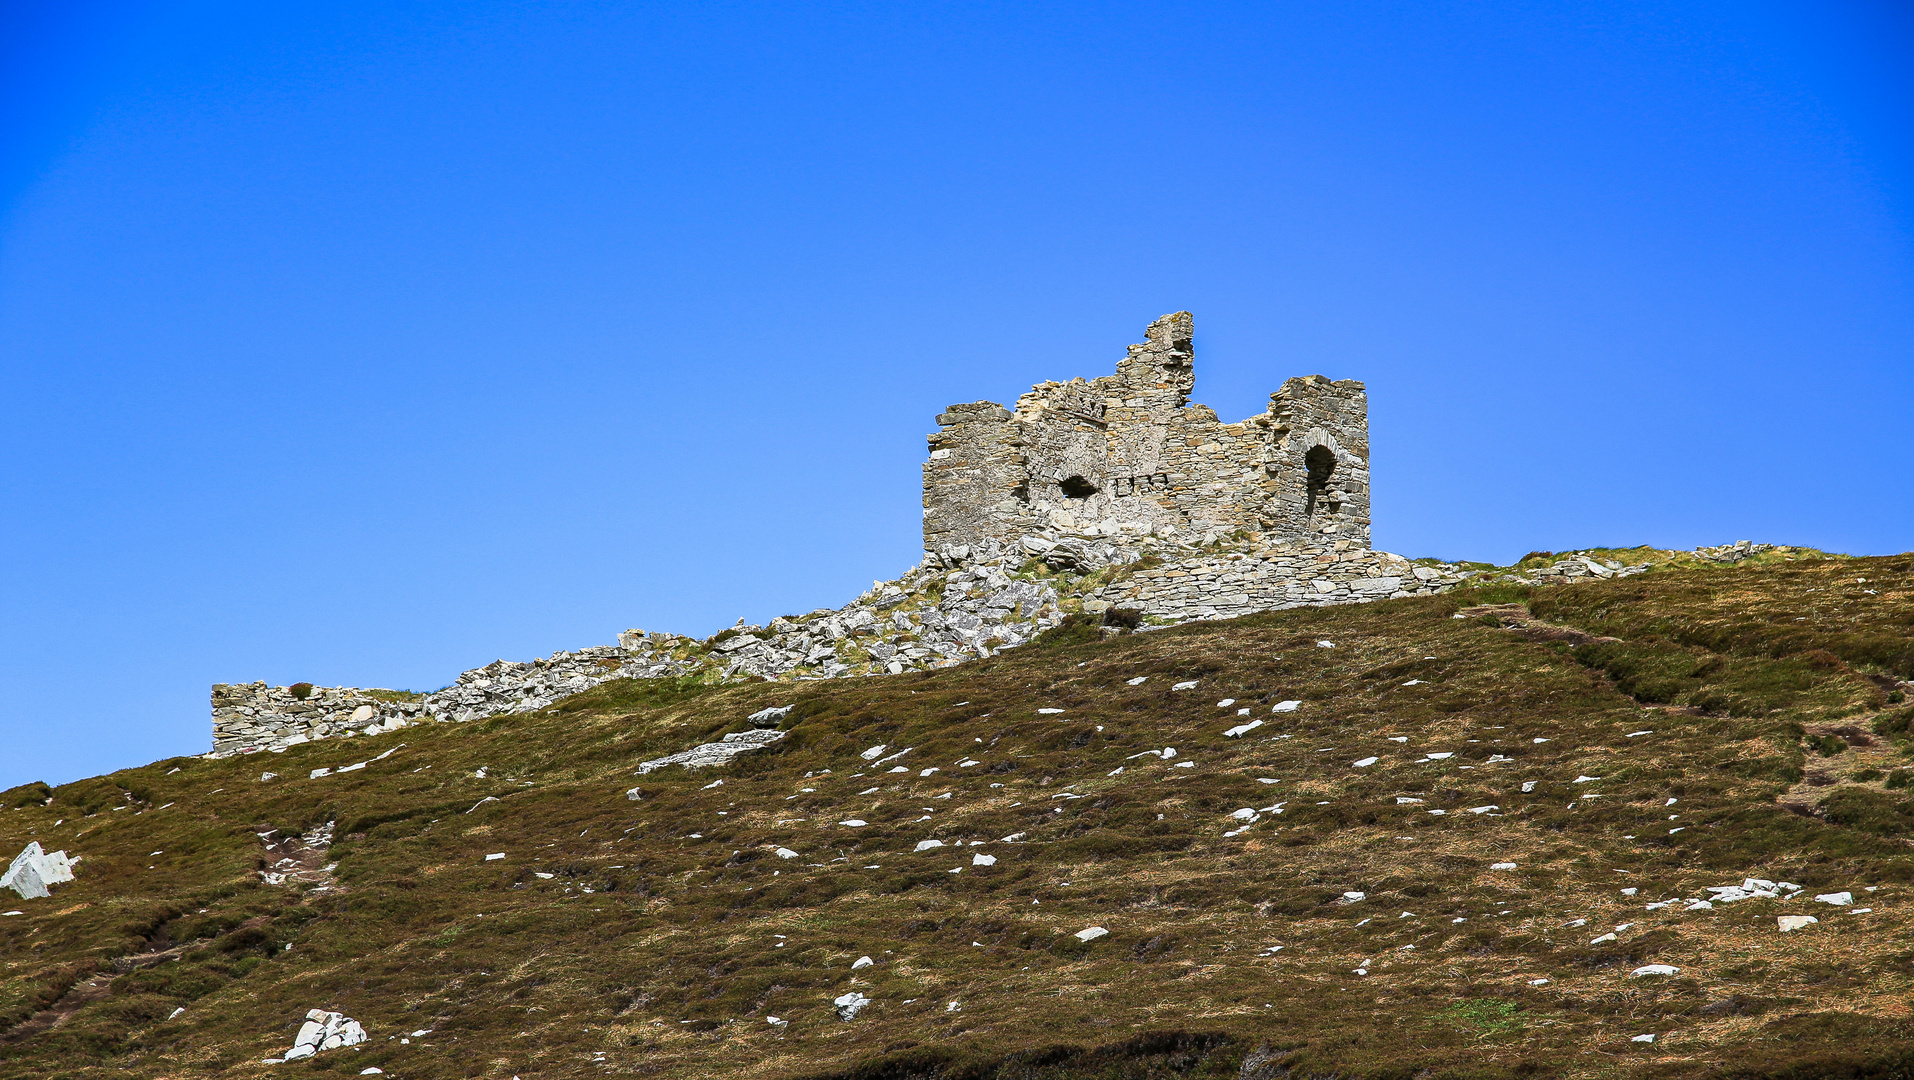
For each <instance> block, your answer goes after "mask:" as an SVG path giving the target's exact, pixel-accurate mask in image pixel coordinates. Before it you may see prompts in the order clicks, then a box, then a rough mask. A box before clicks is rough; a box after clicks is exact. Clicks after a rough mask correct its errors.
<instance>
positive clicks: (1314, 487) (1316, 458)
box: [1303, 445, 1342, 517]
mask: <svg viewBox="0 0 1914 1080" xmlns="http://www.w3.org/2000/svg"><path fill="white" fill-rule="evenodd" d="M1303 466H1304V467H1305V468H1306V469H1308V470H1309V476H1308V479H1307V481H1306V483H1307V488H1308V492H1309V503H1308V505H1307V506H1306V507H1304V509H1303V512H1304V513H1305V514H1307V515H1308V516H1310V517H1315V516H1316V500H1317V499H1318V498H1319V497H1321V496H1323V495H1324V494H1325V493H1327V492H1328V490H1329V477H1330V476H1331V475H1332V474H1333V473H1335V471H1336V453H1335V451H1333V450H1331V449H1329V448H1328V447H1327V446H1321V445H1317V446H1312V447H1310V448H1309V452H1308V453H1306V454H1304V455H1303ZM1340 509H1342V504H1341V503H1337V502H1331V503H1329V505H1328V510H1329V512H1330V513H1332V514H1333V513H1335V512H1336V511H1338V510H1340Z"/></svg>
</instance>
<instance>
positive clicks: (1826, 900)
mask: <svg viewBox="0 0 1914 1080" xmlns="http://www.w3.org/2000/svg"><path fill="white" fill-rule="evenodd" d="M1815 900H1817V901H1819V902H1820V903H1823V904H1833V905H1834V906H1835V907H1847V906H1848V905H1849V904H1852V903H1854V894H1853V893H1851V892H1828V893H1822V894H1820V895H1819V896H1816V897H1815Z"/></svg>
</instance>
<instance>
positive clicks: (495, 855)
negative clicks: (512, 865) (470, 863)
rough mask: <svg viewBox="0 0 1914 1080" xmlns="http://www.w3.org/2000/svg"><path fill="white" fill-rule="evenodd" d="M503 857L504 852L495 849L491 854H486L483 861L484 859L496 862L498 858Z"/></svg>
mask: <svg viewBox="0 0 1914 1080" xmlns="http://www.w3.org/2000/svg"><path fill="white" fill-rule="evenodd" d="M504 857H505V853H504V852H503V851H495V852H493V853H492V854H490V855H487V856H486V857H485V861H486V862H497V861H499V860H500V859H503V858H504Z"/></svg>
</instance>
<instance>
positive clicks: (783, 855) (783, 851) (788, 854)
mask: <svg viewBox="0 0 1914 1080" xmlns="http://www.w3.org/2000/svg"><path fill="white" fill-rule="evenodd" d="M771 854H773V855H776V856H777V857H778V858H780V859H795V858H797V857H798V853H797V852H795V851H792V850H791V849H790V848H788V847H781V848H778V849H777V850H776V851H773V852H772V853H771Z"/></svg>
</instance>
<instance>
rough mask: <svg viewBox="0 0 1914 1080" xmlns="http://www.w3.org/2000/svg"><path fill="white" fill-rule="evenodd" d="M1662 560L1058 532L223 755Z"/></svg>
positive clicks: (263, 693) (392, 695)
mask: <svg viewBox="0 0 1914 1080" xmlns="http://www.w3.org/2000/svg"><path fill="white" fill-rule="evenodd" d="M1769 550H1786V549H1775V548H1772V547H1771V546H1770V545H1766V544H1750V543H1749V542H1748V541H1741V542H1740V543H1737V544H1733V545H1726V546H1724V547H1722V548H1715V549H1697V551H1696V553H1695V554H1696V556H1697V557H1698V558H1703V559H1709V560H1711V561H1734V560H1736V559H1740V558H1746V557H1747V556H1749V555H1751V554H1756V553H1759V552H1762V551H1769ZM1650 568H1651V566H1650V564H1648V563H1642V564H1639V565H1634V566H1624V565H1622V564H1620V563H1618V562H1615V561H1614V560H1612V559H1611V560H1607V561H1603V560H1600V559H1596V558H1592V557H1590V556H1588V555H1585V554H1578V553H1572V552H1571V553H1567V554H1566V555H1565V556H1564V557H1562V558H1560V559H1558V560H1556V561H1555V562H1553V563H1551V564H1549V565H1547V566H1544V567H1541V568H1539V569H1533V570H1521V569H1517V570H1511V571H1505V572H1500V573H1487V572H1484V571H1480V570H1475V569H1467V568H1464V567H1462V566H1459V565H1456V564H1450V563H1439V562H1431V561H1429V560H1420V561H1411V560H1409V559H1406V558H1403V557H1402V556H1399V555H1392V554H1390V553H1388V552H1380V551H1374V550H1371V549H1369V548H1366V547H1363V546H1362V545H1361V544H1359V543H1357V542H1355V541H1349V540H1337V541H1332V542H1330V543H1328V544H1326V545H1324V546H1313V547H1312V546H1305V545H1300V544H1296V543H1293V542H1277V543H1267V542H1265V540H1264V538H1263V537H1261V536H1259V535H1257V534H1244V533H1230V534H1227V535H1218V534H1217V533H1216V532H1214V531H1212V532H1210V533H1205V534H1202V535H1200V536H1194V537H1190V538H1187V539H1185V538H1179V537H1177V536H1175V535H1174V534H1173V533H1169V534H1164V535H1158V534H1151V535H1144V536H1136V535H1118V536H1106V535H1102V534H1101V533H1097V532H1094V531H1091V532H1087V533H1082V534H1077V533H1070V532H1066V531H1054V530H1053V531H1048V532H1045V533H1041V534H1033V535H1029V536H1025V537H1022V538H1020V539H1019V540H1018V541H1016V542H1015V543H1011V544H1002V545H1000V544H995V543H986V544H982V545H977V546H974V547H973V546H964V545H947V546H945V547H943V548H941V549H940V550H938V551H936V552H933V553H930V554H928V555H926V556H925V558H924V560H923V561H922V562H920V563H919V564H918V565H916V566H914V567H912V568H911V569H910V570H908V571H906V572H905V573H904V574H903V575H901V576H900V577H898V578H896V579H894V580H892V581H880V582H874V583H873V584H872V586H871V588H870V590H869V591H868V592H866V593H864V594H863V595H862V596H860V597H858V598H857V599H856V600H854V601H852V602H851V603H849V604H846V605H845V606H843V607H841V608H836V609H828V608H826V609H819V610H817V611H813V612H810V613H809V614H805V615H796V616H780V617H778V618H775V619H772V620H771V621H770V622H769V623H768V624H766V625H763V626H753V625H747V624H745V623H744V622H743V620H739V623H738V625H737V626H734V627H732V628H731V629H729V630H726V631H724V632H722V633H720V634H717V635H715V636H714V637H712V638H709V639H706V640H699V639H696V638H692V637H687V636H684V635H681V634H670V633H655V632H654V633H647V632H645V631H642V630H627V631H625V632H624V633H622V634H620V635H619V643H618V644H617V645H598V646H591V647H588V648H584V649H578V650H574V651H569V652H565V651H561V652H556V653H553V654H552V655H551V656H549V657H547V658H544V659H539V660H531V661H512V660H495V661H493V662H492V663H490V664H487V665H485V666H484V667H479V668H473V669H471V670H469V671H466V672H463V673H461V674H460V675H459V676H458V678H457V679H456V680H455V681H454V682H453V683H452V684H451V685H450V686H447V687H445V688H444V689H442V690H438V691H435V692H433V693H430V694H426V695H422V696H421V695H408V694H402V693H399V692H395V691H368V690H360V689H356V688H351V687H313V688H310V690H309V692H308V693H307V694H306V696H303V697H302V696H298V695H295V694H294V693H293V692H292V691H291V690H290V689H289V688H286V687H269V686H267V685H266V684H265V683H263V682H255V683H250V684H220V685H216V686H214V687H213V756H215V757H224V756H227V755H230V754H235V753H242V754H243V753H255V752H258V751H261V750H269V751H274V752H278V751H282V750H284V749H286V748H288V747H291V746H297V745H299V744H301V743H305V742H309V741H311V740H314V739H325V738H339V737H350V736H355V735H376V734H382V733H384V732H388V731H395V730H398V729H399V728H402V727H405V726H407V725H409V724H414V723H419V722H421V721H425V720H432V721H459V722H463V721H469V720H478V719H483V718H485V717H489V716H497V715H500V714H505V713H522V712H533V711H536V710H539V709H544V708H549V707H550V706H551V705H553V704H554V703H556V702H557V701H559V700H561V699H563V698H566V697H569V696H571V695H573V694H577V693H580V692H582V691H585V690H589V689H591V688H592V687H594V686H597V685H599V684H601V683H603V682H605V681H607V680H609V679H616V678H674V677H675V678H696V679H700V680H704V681H710V682H737V681H742V680H745V679H752V678H759V679H770V680H779V681H796V680H805V679H837V678H852V677H861V676H869V675H883V674H893V675H895V674H902V673H903V672H906V671H923V670H927V669H932V668H943V667H949V666H951V665H953V664H957V663H961V662H963V661H965V660H969V659H974V658H979V657H986V656H993V655H995V654H997V653H999V652H1002V651H1003V650H1005V649H1014V648H1016V647H1018V646H1020V645H1023V644H1025V643H1027V642H1028V641H1030V639H1032V638H1034V637H1036V636H1037V635H1038V634H1040V633H1042V632H1043V631H1044V630H1047V629H1050V628H1051V627H1054V626H1057V625H1059V624H1061V623H1062V622H1063V621H1064V619H1065V618H1067V617H1068V616H1070V615H1074V614H1079V613H1081V614H1086V615H1092V616H1094V615H1103V614H1105V613H1108V612H1111V611H1113V610H1116V609H1121V610H1122V611H1124V612H1129V613H1134V614H1133V615H1132V616H1131V617H1132V618H1136V619H1140V620H1141V624H1142V625H1141V628H1143V629H1149V628H1153V627H1157V626H1169V625H1175V624H1177V623H1181V622H1186V621H1189V620H1192V619H1219V618H1234V617H1237V616H1241V615H1248V614H1253V613H1255V612H1261V611H1279V610H1284V609H1287V608H1294V607H1319V606H1325V605H1331V604H1350V603H1366V602H1369V601H1372V600H1381V599H1389V598H1394V597H1402V596H1417V595H1426V594H1429V593H1435V592H1441V591H1444V590H1447V589H1450V588H1453V587H1455V586H1457V585H1459V584H1462V583H1463V582H1465V581H1470V580H1497V581H1500V580H1508V581H1516V582H1518V583H1522V584H1545V583H1549V582H1553V581H1573V580H1577V579H1584V578H1587V579H1595V578H1614V577H1629V576H1633V575H1635V574H1640V573H1644V572H1646V571H1647V570H1648V569H1650ZM375 694H376V695H379V696H373V695H375Z"/></svg>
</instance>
